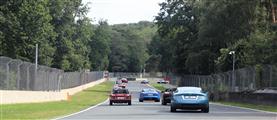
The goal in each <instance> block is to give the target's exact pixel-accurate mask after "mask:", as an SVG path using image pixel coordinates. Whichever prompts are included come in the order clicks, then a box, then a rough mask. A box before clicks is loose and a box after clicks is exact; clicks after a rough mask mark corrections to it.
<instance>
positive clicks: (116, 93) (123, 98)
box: [110, 88, 132, 105]
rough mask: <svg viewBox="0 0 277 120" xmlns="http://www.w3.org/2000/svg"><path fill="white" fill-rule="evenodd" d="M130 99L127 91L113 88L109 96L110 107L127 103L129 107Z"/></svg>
mask: <svg viewBox="0 0 277 120" xmlns="http://www.w3.org/2000/svg"><path fill="white" fill-rule="evenodd" d="M131 98H132V96H131V94H129V91H128V89H125V88H114V89H113V91H112V93H111V95H110V105H113V103H128V105H131V104H132V102H131Z"/></svg>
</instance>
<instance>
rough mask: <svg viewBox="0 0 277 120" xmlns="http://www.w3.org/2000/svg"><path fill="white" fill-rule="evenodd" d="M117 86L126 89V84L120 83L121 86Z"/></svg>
mask: <svg viewBox="0 0 277 120" xmlns="http://www.w3.org/2000/svg"><path fill="white" fill-rule="evenodd" d="M117 86H118V87H121V88H126V86H127V84H126V83H121V84H118V85H117Z"/></svg>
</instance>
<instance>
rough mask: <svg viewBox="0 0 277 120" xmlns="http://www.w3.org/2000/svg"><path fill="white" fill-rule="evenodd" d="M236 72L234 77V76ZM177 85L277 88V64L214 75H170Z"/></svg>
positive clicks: (222, 88)
mask: <svg viewBox="0 0 277 120" xmlns="http://www.w3.org/2000/svg"><path fill="white" fill-rule="evenodd" d="M233 74H234V77H233ZM169 76H170V78H171V83H172V84H174V85H177V86H199V87H202V88H204V89H206V90H209V91H211V92H215V91H220V92H242V91H254V90H261V89H277V66H274V65H263V66H258V67H246V68H241V69H237V70H235V71H234V73H233V71H228V72H224V73H219V74H212V75H173V74H170V75H169Z"/></svg>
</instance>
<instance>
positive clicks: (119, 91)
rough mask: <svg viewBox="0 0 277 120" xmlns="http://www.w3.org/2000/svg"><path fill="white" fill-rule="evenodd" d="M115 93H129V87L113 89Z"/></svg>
mask: <svg viewBox="0 0 277 120" xmlns="http://www.w3.org/2000/svg"><path fill="white" fill-rule="evenodd" d="M113 94H129V91H128V90H127V89H117V90H113Z"/></svg>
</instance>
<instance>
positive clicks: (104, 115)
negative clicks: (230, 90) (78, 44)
mask: <svg viewBox="0 0 277 120" xmlns="http://www.w3.org/2000/svg"><path fill="white" fill-rule="evenodd" d="M148 87H149V86H147V85H142V84H140V83H139V81H134V82H129V83H128V89H129V90H130V92H132V97H133V98H132V105H131V106H128V105H127V104H115V105H113V106H110V105H109V103H108V102H105V103H103V104H101V105H99V106H97V107H95V108H91V109H89V110H86V111H84V112H81V113H78V114H75V115H71V116H67V117H65V118H62V120H82V119H83V120H181V119H182V120H277V114H273V113H266V112H259V111H254V110H249V109H243V108H237V107H230V106H223V105H219V104H213V103H211V104H210V113H201V112H199V111H180V110H179V111H177V112H176V113H171V112H170V106H169V105H167V106H162V105H161V103H160V102H158V103H155V102H152V101H146V102H143V103H140V102H138V95H139V94H138V92H139V91H140V90H141V89H143V88H148Z"/></svg>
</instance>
